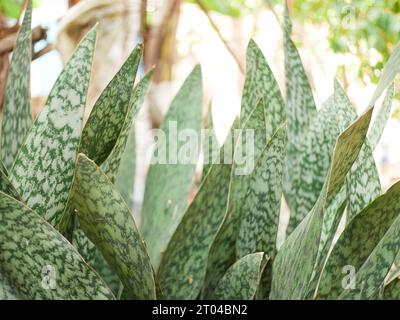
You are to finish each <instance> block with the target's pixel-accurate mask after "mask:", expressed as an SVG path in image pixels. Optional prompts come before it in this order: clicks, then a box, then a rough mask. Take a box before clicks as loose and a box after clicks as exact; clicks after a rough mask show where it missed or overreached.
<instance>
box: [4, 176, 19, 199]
mask: <svg viewBox="0 0 400 320" xmlns="http://www.w3.org/2000/svg"><path fill="white" fill-rule="evenodd" d="M0 192H3V193H5V194H8V195H9V196H11V197H13V198H14V199H16V200H20V196H19V194H18V192H17V190H15V188H14V186H13V185H12V184H11V182H10V180H9V179H8V177H7V175H6V174H5V173H4V172H3V171H1V170H0Z"/></svg>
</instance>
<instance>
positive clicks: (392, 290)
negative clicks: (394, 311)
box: [383, 276, 400, 300]
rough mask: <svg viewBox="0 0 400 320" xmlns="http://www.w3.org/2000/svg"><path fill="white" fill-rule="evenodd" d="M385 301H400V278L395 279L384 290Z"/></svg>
mask: <svg viewBox="0 0 400 320" xmlns="http://www.w3.org/2000/svg"><path fill="white" fill-rule="evenodd" d="M383 299H385V300H400V278H399V277H398V276H397V277H396V278H393V279H392V280H391V281H390V282H389V283H388V284H387V285H386V286H385V288H384V290H383Z"/></svg>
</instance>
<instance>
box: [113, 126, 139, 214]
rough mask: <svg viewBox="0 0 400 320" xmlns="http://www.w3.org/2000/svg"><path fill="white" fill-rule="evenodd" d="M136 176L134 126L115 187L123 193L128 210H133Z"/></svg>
mask: <svg viewBox="0 0 400 320" xmlns="http://www.w3.org/2000/svg"><path fill="white" fill-rule="evenodd" d="M135 174H136V135H135V126H134V124H133V125H132V128H131V132H130V134H129V137H128V140H127V141H126V147H125V151H124V153H123V154H122V158H121V163H120V165H119V170H118V174H117V176H116V178H115V187H116V188H117V190H118V191H119V192H120V193H121V196H122V197H123V198H124V200H125V202H126V204H127V205H128V208H129V209H130V210H131V211H132V209H133V191H134V186H135Z"/></svg>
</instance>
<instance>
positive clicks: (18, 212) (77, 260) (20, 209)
mask: <svg viewBox="0 0 400 320" xmlns="http://www.w3.org/2000/svg"><path fill="white" fill-rule="evenodd" d="M0 235H1V236H0V274H2V275H3V276H4V277H5V278H6V279H7V281H8V283H12V286H13V288H14V289H15V290H16V296H17V297H18V298H20V299H114V296H113V294H112V292H111V291H110V289H109V288H108V287H107V286H106V285H105V283H104V282H103V281H102V280H101V278H100V277H99V276H98V275H97V274H96V273H95V272H94V271H93V270H92V269H91V268H89V266H88V265H87V264H86V263H85V261H84V260H83V259H82V257H81V256H80V255H79V254H78V252H77V251H76V250H75V248H74V247H73V246H72V245H71V244H70V243H69V242H68V241H67V240H66V239H65V238H63V237H62V236H61V235H60V234H59V233H58V232H57V231H56V230H55V229H54V228H53V227H52V226H51V225H50V224H48V223H47V222H46V221H45V220H43V219H42V218H41V217H40V216H39V215H37V214H36V213H35V212H34V211H32V210H31V209H29V208H28V207H26V206H25V205H24V204H22V203H21V202H19V201H17V200H15V199H13V198H10V197H9V196H7V195H5V194H3V193H0Z"/></svg>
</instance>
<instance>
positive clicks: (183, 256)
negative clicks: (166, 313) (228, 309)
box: [158, 121, 238, 299]
mask: <svg viewBox="0 0 400 320" xmlns="http://www.w3.org/2000/svg"><path fill="white" fill-rule="evenodd" d="M235 128H238V121H235V123H234V124H233V126H232V128H231V132H230V134H229V135H228V137H227V139H226V141H225V143H224V146H223V147H222V148H221V151H220V154H224V155H226V154H228V156H229V155H231V154H232V153H233V152H232V149H233V148H232V147H231V145H232V140H233V134H234V130H235ZM231 162H232V161H225V158H224V159H223V160H222V161H220V162H218V163H215V164H213V165H212V166H211V168H210V171H209V172H208V173H207V176H206V177H205V179H204V181H203V182H202V183H201V185H200V188H199V190H198V192H197V194H196V196H195V198H194V199H193V201H192V203H191V204H190V205H189V207H188V208H187V210H186V212H185V214H184V216H183V218H182V221H181V222H180V224H179V225H178V227H177V228H176V231H175V233H174V234H173V236H172V238H171V240H170V242H169V243H168V246H167V248H166V250H165V252H164V254H163V255H162V259H161V263H160V264H159V269H158V279H159V281H160V286H161V289H162V290H163V293H164V296H165V298H167V299H195V298H197V297H198V296H199V294H200V291H201V289H202V286H203V283H204V280H205V277H206V270H207V259H208V256H209V251H210V248H211V245H212V242H213V240H214V238H215V236H216V234H217V232H218V230H219V229H220V228H221V225H222V222H223V220H224V216H225V215H226V212H227V205H228V199H229V194H230V180H231V172H232V164H231Z"/></svg>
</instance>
